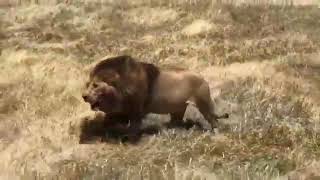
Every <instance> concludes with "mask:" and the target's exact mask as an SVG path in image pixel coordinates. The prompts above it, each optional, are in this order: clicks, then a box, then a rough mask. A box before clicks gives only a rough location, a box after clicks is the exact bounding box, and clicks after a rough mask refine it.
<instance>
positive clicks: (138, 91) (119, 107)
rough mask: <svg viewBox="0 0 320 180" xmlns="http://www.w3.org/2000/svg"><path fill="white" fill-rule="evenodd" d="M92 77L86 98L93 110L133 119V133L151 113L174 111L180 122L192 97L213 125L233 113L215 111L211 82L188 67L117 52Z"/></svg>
mask: <svg viewBox="0 0 320 180" xmlns="http://www.w3.org/2000/svg"><path fill="white" fill-rule="evenodd" d="M89 77H90V78H89V81H88V83H87V86H86V87H87V89H86V91H85V92H84V93H83V99H84V101H85V102H87V103H89V104H90V105H91V109H92V110H95V111H97V110H100V111H103V112H105V113H106V116H107V117H108V118H107V120H106V123H110V122H115V121H117V119H123V120H130V127H129V128H130V129H131V130H132V131H131V132H133V133H137V132H138V131H139V128H140V125H141V121H142V118H143V117H144V116H145V115H146V114H148V113H155V114H170V116H171V124H179V123H180V122H181V121H182V119H183V116H184V113H185V111H186V108H187V105H188V101H191V102H193V103H194V104H195V105H196V106H197V108H198V109H199V111H200V112H201V113H202V114H203V116H204V118H205V119H206V120H207V121H208V122H209V123H210V124H211V127H212V129H213V128H217V119H219V118H228V116H229V115H228V114H224V115H222V116H218V115H216V114H215V113H214V105H213V102H212V100H211V97H210V90H209V85H208V83H207V82H206V81H205V80H204V79H203V78H202V77H200V76H199V75H198V74H195V73H193V72H190V71H187V70H184V69H178V68H158V67H156V66H155V65H153V64H150V63H145V62H139V61H137V60H135V59H134V58H132V57H131V56H116V57H112V58H108V59H105V60H103V61H101V62H99V63H98V64H97V65H96V66H95V67H94V68H93V70H92V71H91V73H90V76H89ZM110 119H111V120H112V121H111V120H110Z"/></svg>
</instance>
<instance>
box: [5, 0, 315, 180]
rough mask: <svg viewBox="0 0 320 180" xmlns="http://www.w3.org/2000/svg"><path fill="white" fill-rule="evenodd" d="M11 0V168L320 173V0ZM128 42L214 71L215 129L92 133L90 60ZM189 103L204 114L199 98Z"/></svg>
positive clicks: (169, 175) (145, 52)
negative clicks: (114, 138) (113, 139)
mask: <svg viewBox="0 0 320 180" xmlns="http://www.w3.org/2000/svg"><path fill="white" fill-rule="evenodd" d="M222 2H224V1H222ZM0 4H1V8H0V40H1V41H0V52H1V56H0V121H1V123H0V160H1V163H0V169H1V170H0V177H1V179H10V180H11V179H24V180H25V179H26V180H28V179H35V178H38V179H39V178H40V179H167V180H169V179H170V180H171V179H176V180H180V179H298V178H307V179H311V178H314V179H317V178H318V179H319V177H320V174H319V173H318V171H317V170H318V169H320V160H319V155H320V147H319V146H320V130H319V125H320V124H319V119H320V36H319V34H320V9H319V8H318V6H317V5H304V6H298V5H297V4H299V3H297V2H294V4H296V5H294V6H293V5H292V4H291V3H289V2H280V3H277V4H278V5H272V4H268V3H264V2H262V1H255V2H254V3H244V4H238V3H236V1H232V2H230V1H229V2H224V3H222V4H221V2H220V3H216V2H214V1H212V0H202V1H185V0H161V1H154V0H139V1H138V0H135V1H125V0H122V1H114V2H113V1H80V0H74V1H69V2H68V4H65V3H60V4H57V3H55V2H53V1H52V2H50V3H46V2H42V1H40V2H39V3H38V4H34V3H31V4H30V3H26V2H23V3H22V4H20V5H14V3H13V4H11V5H8V1H5V0H2V1H1V3H0ZM283 4H285V5H283ZM120 54H130V55H132V56H134V57H136V58H139V59H140V60H142V61H148V62H152V63H155V64H157V65H159V66H162V65H166V64H173V65H179V66H183V67H187V68H189V69H190V70H193V71H196V72H199V73H201V74H202V75H203V76H204V77H205V78H206V80H207V81H208V82H209V83H210V86H211V92H212V97H213V98H215V101H216V104H217V112H229V113H230V114H231V117H230V119H226V120H223V121H221V123H222V125H221V129H220V133H219V134H216V135H214V134H211V133H208V132H202V131H199V130H196V129H190V130H183V129H170V130H166V129H164V130H163V131H162V132H161V133H158V134H154V135H147V136H145V137H144V138H143V139H142V140H141V142H139V143H138V144H137V145H132V144H121V143H94V144H79V124H80V122H81V121H82V120H83V119H84V118H86V117H92V116H93V115H94V113H93V112H92V111H90V108H89V106H88V105H87V104H85V103H84V102H83V101H82V99H81V89H82V88H83V84H84V82H85V80H86V78H87V73H88V70H89V69H90V67H92V65H93V64H94V63H95V62H97V61H98V60H99V59H101V58H102V57H104V56H114V55H120ZM188 116H189V117H195V118H196V119H200V120H201V115H200V114H199V112H198V111H197V110H195V109H193V108H192V107H190V108H189V110H188V112H187V113H186V117H188ZM167 118H168V117H167V116H154V115H150V116H149V117H147V118H146V119H145V121H146V123H148V122H149V123H157V122H161V121H165V120H166V119H167ZM317 173H318V174H317Z"/></svg>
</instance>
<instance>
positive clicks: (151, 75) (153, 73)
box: [140, 62, 160, 106]
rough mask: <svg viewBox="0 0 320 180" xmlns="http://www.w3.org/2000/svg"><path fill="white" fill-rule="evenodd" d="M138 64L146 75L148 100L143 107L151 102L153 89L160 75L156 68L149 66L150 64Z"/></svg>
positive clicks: (152, 65)
mask: <svg viewBox="0 0 320 180" xmlns="http://www.w3.org/2000/svg"><path fill="white" fill-rule="evenodd" d="M140 64H141V65H142V66H143V68H144V69H145V71H146V73H147V81H148V82H147V83H148V98H147V101H146V102H145V105H146V106H147V105H148V104H149V103H150V101H151V97H152V93H153V87H154V84H155V82H156V80H157V78H158V76H159V74H160V70H159V68H158V67H156V66H155V65H154V64H151V63H146V62H140Z"/></svg>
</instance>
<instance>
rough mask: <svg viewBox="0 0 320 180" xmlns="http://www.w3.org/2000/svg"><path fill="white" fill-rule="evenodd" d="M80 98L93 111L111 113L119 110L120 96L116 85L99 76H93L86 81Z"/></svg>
mask: <svg viewBox="0 0 320 180" xmlns="http://www.w3.org/2000/svg"><path fill="white" fill-rule="evenodd" d="M114 83H115V82H114ZM82 98H83V100H84V101H85V102H87V103H89V104H90V106H91V109H92V110H94V111H103V112H105V113H111V112H118V111H120V110H121V104H122V103H121V101H122V96H121V94H120V93H119V91H118V90H117V89H116V85H115V84H113V83H112V82H111V83H107V82H105V81H103V80H101V79H100V78H93V79H91V80H89V81H88V82H87V83H86V90H85V91H84V92H83V94H82Z"/></svg>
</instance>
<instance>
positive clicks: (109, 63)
mask: <svg viewBox="0 0 320 180" xmlns="http://www.w3.org/2000/svg"><path fill="white" fill-rule="evenodd" d="M134 61H135V60H134V59H133V58H132V57H131V56H128V55H122V56H116V57H111V58H107V59H104V60H102V61H100V62H99V63H98V64H96V65H95V67H94V69H93V70H92V71H91V74H90V75H91V76H94V75H96V74H98V73H100V72H101V71H104V70H106V69H114V70H116V71H118V72H119V71H121V70H123V69H124V66H125V65H126V64H127V63H131V64H134V63H135V62H134Z"/></svg>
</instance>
